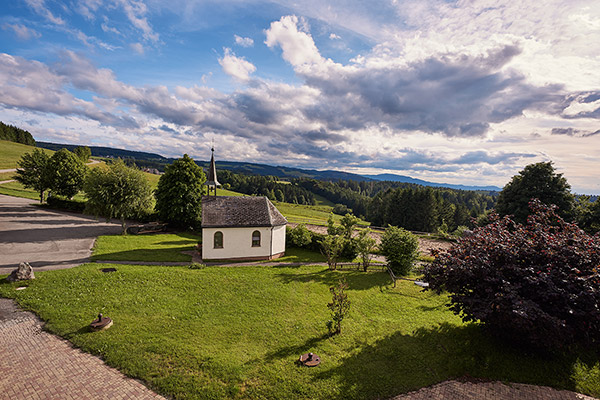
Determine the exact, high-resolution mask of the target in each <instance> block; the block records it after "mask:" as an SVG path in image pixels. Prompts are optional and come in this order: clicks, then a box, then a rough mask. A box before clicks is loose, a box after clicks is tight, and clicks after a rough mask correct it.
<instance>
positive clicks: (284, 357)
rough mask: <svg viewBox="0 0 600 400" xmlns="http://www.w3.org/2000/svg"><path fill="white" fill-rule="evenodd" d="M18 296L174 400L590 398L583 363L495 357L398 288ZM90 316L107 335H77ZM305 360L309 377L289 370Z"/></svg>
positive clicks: (142, 287) (309, 274) (294, 277)
mask: <svg viewBox="0 0 600 400" xmlns="http://www.w3.org/2000/svg"><path fill="white" fill-rule="evenodd" d="M103 267H115V268H116V269H117V271H116V272H111V273H102V272H101V271H100V269H101V268H103ZM340 278H345V279H346V280H347V281H348V284H349V290H348V296H349V299H350V301H351V302H352V304H351V310H350V315H349V316H348V318H347V319H346V320H344V323H343V328H342V334H341V335H339V336H335V337H329V336H328V335H327V330H326V327H325V322H326V321H327V320H328V319H329V318H330V317H329V312H328V309H327V303H328V302H329V301H330V299H331V295H330V293H329V287H330V286H331V285H333V284H335V283H336V282H337V281H338V279H340ZM20 285H23V283H15V284H9V283H6V281H4V280H2V281H0V295H3V296H7V297H13V298H16V299H17V301H18V302H19V303H20V304H21V305H22V306H23V307H25V308H27V309H31V310H34V311H35V312H37V313H38V314H39V315H40V316H41V317H42V319H44V320H45V321H47V324H46V328H47V329H48V330H50V331H52V332H55V333H58V334H59V335H61V336H63V337H65V338H67V339H69V340H70V341H71V342H73V343H74V344H75V345H76V346H78V347H81V348H82V349H84V350H85V351H88V352H91V353H93V354H97V355H100V356H101V357H102V358H103V359H104V360H105V362H106V363H107V364H109V365H111V366H114V367H116V368H118V369H120V370H121V371H123V372H124V373H126V374H128V375H130V376H132V377H136V378H139V379H142V380H144V381H145V382H147V383H148V384H149V385H150V387H152V388H153V389H155V390H157V391H158V392H160V393H162V394H164V395H167V396H172V397H173V398H175V399H200V398H211V399H218V398H261V399H276V398H277V399H305V398H315V399H363V398H364V399H373V398H388V397H390V396H393V395H396V394H399V393H403V392H407V391H410V390H413V389H416V388H419V387H423V386H428V385H431V384H434V383H436V382H440V381H444V380H446V379H448V378H454V377H459V376H463V375H465V374H469V375H470V376H472V377H476V378H486V379H488V378H489V379H500V380H506V381H512V382H525V383H534V384H544V385H550V386H554V387H558V388H566V389H573V390H578V391H583V392H585V393H588V394H592V395H596V396H597V395H599V394H600V390H599V385H598V382H599V381H600V379H599V372H598V358H597V356H593V355H589V356H588V358H587V359H580V360H578V359H577V358H576V357H550V356H545V357H542V356H536V355H533V354H529V353H528V352H527V351H524V350H522V349H520V350H519V349H513V348H511V347H510V346H507V345H506V344H501V343H495V342H494V341H493V340H491V339H489V338H488V337H487V336H486V335H485V332H484V330H483V329H481V327H480V326H479V325H477V324H467V325H465V324H463V323H462V322H461V321H460V320H459V318H457V317H456V316H455V315H453V314H452V313H450V312H449V311H448V310H447V309H446V307H445V306H444V304H445V303H446V302H447V300H448V299H447V297H445V296H438V295H435V294H433V293H429V292H426V293H423V292H421V291H420V290H419V288H418V287H417V286H415V285H414V284H412V283H411V282H407V281H399V282H398V287H397V288H392V287H391V285H390V280H389V277H388V276H387V275H386V274H385V273H376V272H370V273H362V272H357V271H347V272H336V271H329V270H327V268H325V267H315V266H312V267H308V266H306V267H296V268H291V267H269V266H266V265H265V266H261V267H229V268H225V267H206V268H202V269H189V268H186V267H159V266H128V265H99V264H87V265H83V266H80V267H76V268H72V269H67V270H57V271H49V272H39V273H36V279H35V280H33V281H30V282H27V283H25V285H28V288H27V289H26V290H20V291H16V290H15V288H16V287H17V286H20ZM98 312H102V313H103V314H104V315H107V316H109V317H111V318H112V319H113V320H114V325H113V326H112V327H111V328H110V329H109V330H107V331H103V332H95V333H92V332H89V331H88V330H87V325H88V324H89V323H90V322H91V321H92V320H93V319H94V318H95V316H96V315H97V314H98ZM309 351H312V352H314V353H315V354H317V355H319V356H320V357H321V359H322V363H321V365H320V366H318V367H316V368H304V367H300V366H298V365H297V364H296V362H295V361H296V360H297V358H298V357H299V356H300V354H303V353H306V352H309ZM594 368H595V369H594Z"/></svg>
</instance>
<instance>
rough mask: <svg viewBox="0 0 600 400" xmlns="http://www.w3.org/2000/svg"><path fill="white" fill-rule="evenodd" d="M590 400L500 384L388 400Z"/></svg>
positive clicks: (456, 384) (442, 386) (460, 385)
mask: <svg viewBox="0 0 600 400" xmlns="http://www.w3.org/2000/svg"><path fill="white" fill-rule="evenodd" d="M442 399H443V400H513V399H514V400H594V398H593V397H589V396H585V395H583V394H579V393H575V392H569V391H568V390H556V389H553V388H550V387H547V386H535V385H525V384H522V383H502V382H497V381H495V382H460V381H455V380H452V381H446V382H442V383H438V384H437V385H433V386H430V387H427V388H422V389H419V390H417V391H415V392H410V393H405V394H402V395H400V396H396V397H394V398H392V399H390V400H442Z"/></svg>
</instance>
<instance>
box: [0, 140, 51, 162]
mask: <svg viewBox="0 0 600 400" xmlns="http://www.w3.org/2000/svg"><path fill="white" fill-rule="evenodd" d="M33 149H35V147H33V146H27V145H25V144H21V143H14V142H9V141H7V140H0V169H9V168H17V161H19V160H20V159H21V156H22V155H23V154H25V153H31V152H32V151H33ZM44 151H45V152H46V154H48V155H52V154H54V152H53V151H51V150H45V149H44Z"/></svg>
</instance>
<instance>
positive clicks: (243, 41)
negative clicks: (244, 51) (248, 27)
mask: <svg viewBox="0 0 600 400" xmlns="http://www.w3.org/2000/svg"><path fill="white" fill-rule="evenodd" d="M233 37H234V38H235V44H237V45H238V46H242V47H252V46H254V40H252V38H249V37H241V36H238V35H233Z"/></svg>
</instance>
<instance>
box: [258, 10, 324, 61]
mask: <svg viewBox="0 0 600 400" xmlns="http://www.w3.org/2000/svg"><path fill="white" fill-rule="evenodd" d="M299 24H300V25H304V24H305V22H304V21H303V20H302V19H299V18H298V17H297V16H295V15H288V16H284V17H281V19H280V20H279V21H275V22H271V27H270V28H269V29H267V30H266V31H265V33H266V35H267V39H266V40H265V44H266V45H267V46H269V47H275V46H277V45H278V46H279V47H281V50H282V51H283V59H284V60H286V61H287V62H289V63H290V64H292V65H293V66H295V67H297V66H300V65H303V64H309V63H320V62H322V61H323V58H322V57H321V55H320V54H319V50H318V49H317V46H315V42H314V41H313V39H312V37H311V36H310V34H308V33H306V32H303V31H301V30H299V29H298V25H299Z"/></svg>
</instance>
